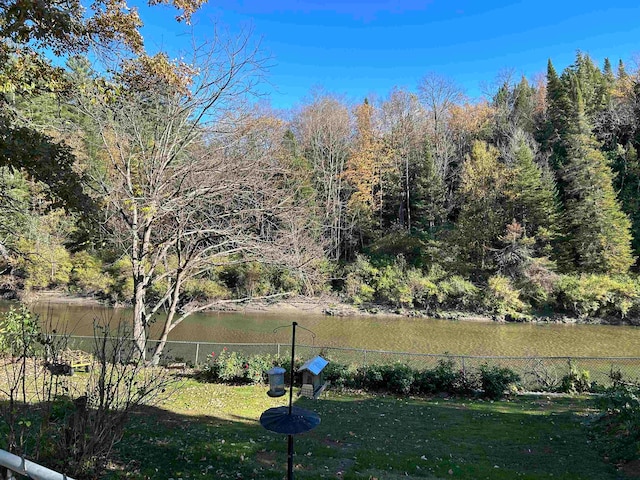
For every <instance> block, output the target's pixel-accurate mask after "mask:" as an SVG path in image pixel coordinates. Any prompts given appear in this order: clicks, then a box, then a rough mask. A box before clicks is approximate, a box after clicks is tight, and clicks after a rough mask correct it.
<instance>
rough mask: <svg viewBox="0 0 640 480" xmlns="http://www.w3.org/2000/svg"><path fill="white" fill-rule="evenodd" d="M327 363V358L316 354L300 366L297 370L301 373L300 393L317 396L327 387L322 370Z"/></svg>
mask: <svg viewBox="0 0 640 480" xmlns="http://www.w3.org/2000/svg"><path fill="white" fill-rule="evenodd" d="M328 364H329V361H328V360H325V359H324V358H322V357H321V356H319V355H318V356H317V357H315V358H312V359H311V360H308V361H307V362H305V364H304V365H302V367H300V370H299V371H300V372H301V373H302V391H301V392H300V393H301V395H303V396H305V397H309V398H318V397H319V396H320V394H321V393H322V392H323V391H324V389H325V388H326V387H327V384H326V382H325V381H324V375H323V373H322V371H323V370H324V367H326V366H327V365H328Z"/></svg>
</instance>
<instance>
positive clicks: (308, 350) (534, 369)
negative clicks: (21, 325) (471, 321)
mask: <svg viewBox="0 0 640 480" xmlns="http://www.w3.org/2000/svg"><path fill="white" fill-rule="evenodd" d="M68 342H69V346H70V347H71V348H74V349H78V350H85V351H88V352H92V351H94V349H95V340H94V338H93V337H77V336H74V337H69V340H68ZM154 342H155V341H154V340H150V341H148V347H149V351H152V350H153V348H154V347H155V344H154ZM224 349H226V350H227V351H229V352H238V353H241V354H244V355H247V356H250V355H257V354H269V355H273V356H283V357H285V358H287V357H288V356H290V355H291V345H290V344H281V343H221V342H188V341H178V340H171V341H168V342H167V344H166V347H165V350H164V355H163V362H164V363H165V364H167V363H173V362H184V363H185V364H186V365H188V366H194V367H198V366H202V365H205V364H206V363H207V362H208V361H210V359H211V358H213V357H212V356H211V354H212V353H215V354H216V355H219V354H220V353H221V352H222V351H223V350H224ZM296 354H297V356H298V357H300V358H302V359H304V358H309V357H312V356H315V355H318V354H322V355H323V356H325V357H326V358H327V359H328V360H330V361H332V362H337V363H341V364H346V365H351V366H353V367H356V368H357V367H362V366H368V365H385V364H393V363H403V364H407V365H409V366H411V367H412V368H415V369H416V370H424V369H427V368H433V367H435V366H436V365H438V363H439V362H450V363H452V364H453V367H454V368H455V369H456V370H458V371H461V372H463V374H467V373H468V374H469V375H472V374H474V373H475V372H477V371H478V370H479V368H480V367H481V366H482V365H488V366H493V365H495V366H500V367H508V368H510V369H511V370H513V371H514V372H516V373H517V374H519V375H520V377H521V384H522V385H523V387H525V388H526V389H528V390H532V391H534V390H546V391H548V390H550V389H553V388H555V387H557V386H558V385H559V384H560V382H561V380H562V378H563V377H565V376H566V375H569V374H570V373H571V372H572V371H573V372H575V371H577V372H578V373H581V372H588V375H589V380H590V381H592V382H596V383H597V384H598V385H602V386H608V385H610V384H611V378H612V376H614V375H616V374H617V373H618V372H619V373H620V374H622V376H623V378H624V379H626V380H629V381H638V380H640V357H573V356H562V357H538V356H527V357H518V356H477V355H452V354H432V353H416V352H396V351H386V350H370V349H359V348H347V347H327V346H318V345H296Z"/></svg>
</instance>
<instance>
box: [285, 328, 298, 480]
mask: <svg viewBox="0 0 640 480" xmlns="http://www.w3.org/2000/svg"><path fill="white" fill-rule="evenodd" d="M296 325H298V323H297V322H293V333H292V334H291V374H290V375H289V415H291V412H292V410H293V366H294V361H295V355H296V353H295V352H296ZM287 440H288V441H287V457H288V458H287V480H293V435H289V436H288V439H287Z"/></svg>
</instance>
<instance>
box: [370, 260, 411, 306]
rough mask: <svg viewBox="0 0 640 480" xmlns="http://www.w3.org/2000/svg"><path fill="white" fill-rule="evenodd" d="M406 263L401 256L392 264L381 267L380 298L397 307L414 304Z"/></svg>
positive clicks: (379, 280)
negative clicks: (405, 267)
mask: <svg viewBox="0 0 640 480" xmlns="http://www.w3.org/2000/svg"><path fill="white" fill-rule="evenodd" d="M404 263H405V262H404V259H402V258H399V259H396V261H395V262H394V263H393V264H392V265H387V266H385V267H383V268H381V269H380V278H379V279H378V288H377V295H378V298H379V299H380V300H381V301H383V302H385V303H390V304H393V305H395V306H397V307H406V306H410V305H412V304H413V292H412V291H411V287H410V286H409V285H408V284H407V280H406V278H405V274H404V266H405V264H404Z"/></svg>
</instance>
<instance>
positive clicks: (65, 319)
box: [0, 302, 640, 356]
mask: <svg viewBox="0 0 640 480" xmlns="http://www.w3.org/2000/svg"><path fill="white" fill-rule="evenodd" d="M8 305H9V304H8V303H6V302H5V303H0V310H6V309H7V308H8ZM36 310H37V311H38V313H40V314H41V317H42V318H47V319H48V322H50V323H51V324H52V325H54V326H55V327H56V328H57V330H58V331H67V332H68V333H70V334H72V335H91V333H92V328H93V321H94V319H95V318H98V319H103V320H104V319H110V320H111V321H117V320H119V319H125V320H129V319H130V318H131V310H129V309H112V308H107V307H101V306H86V305H82V306H79V305H68V304H53V303H50V304H40V305H38V306H37V307H36ZM294 320H295V321H297V322H298V323H299V324H300V325H301V326H303V327H305V328H308V329H310V330H313V332H314V333H315V334H316V338H315V340H314V339H313V338H312V336H311V334H309V333H308V332H305V331H304V330H300V331H299V333H298V336H297V342H299V343H300V344H312V342H313V343H314V344H315V345H325V346H334V347H355V348H367V349H377V350H397V351H407V352H420V353H444V352H448V353H452V354H467V355H545V356H546V355H558V356H562V355H571V356H640V328H639V327H621V326H605V325H534V324H498V323H485V322H468V321H467V322H465V321H451V320H435V319H422V318H420V319H418V318H396V317H384V316H380V317H377V316H376V317H328V316H324V315H290V314H284V315H280V314H272V313H269V314H263V313H251V314H240V313H203V314H198V315H193V316H192V317H190V318H188V319H187V320H185V321H184V322H183V323H182V324H180V325H179V326H177V327H176V328H175V329H174V330H173V331H172V332H171V334H170V336H169V338H170V339H171V340H200V341H209V342H221V343H275V342H281V343H288V342H290V341H291V339H290V336H289V335H290V333H289V332H290V330H282V331H280V332H278V333H273V330H274V328H276V327H278V326H281V325H286V324H290V323H291V322H292V321H294ZM153 334H154V332H153V329H152V336H153Z"/></svg>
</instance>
